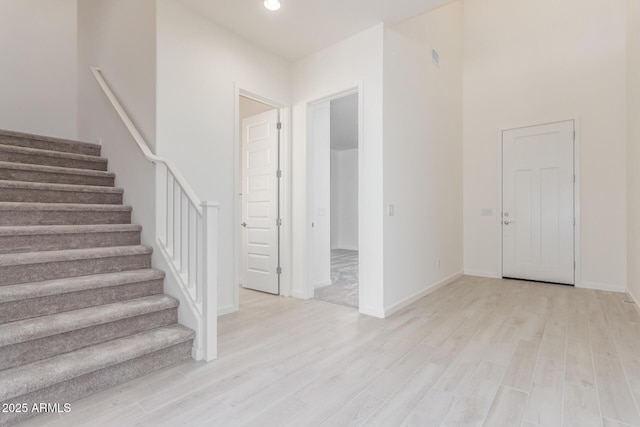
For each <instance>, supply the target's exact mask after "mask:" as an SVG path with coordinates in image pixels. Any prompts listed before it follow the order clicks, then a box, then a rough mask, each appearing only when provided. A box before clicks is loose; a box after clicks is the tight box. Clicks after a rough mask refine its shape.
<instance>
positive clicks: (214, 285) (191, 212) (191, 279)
mask: <svg viewBox="0 0 640 427" xmlns="http://www.w3.org/2000/svg"><path fill="white" fill-rule="evenodd" d="M90 69H91V73H92V74H93V76H94V77H95V79H96V81H97V82H98V84H99V85H100V87H101V88H102V90H103V92H104V94H105V95H106V96H107V98H108V99H109V101H110V102H111V105H112V106H113V108H114V109H115V110H116V112H117V113H118V116H120V119H121V120H122V122H123V123H124V125H125V126H126V127H127V129H128V130H129V133H130V134H131V136H132V137H133V140H134V141H135V142H136V144H137V145H138V148H139V149H140V152H141V153H142V155H143V156H144V157H145V159H147V160H148V161H150V162H151V163H153V164H154V165H158V164H160V165H163V166H164V171H165V175H166V179H165V180H161V179H159V178H158V175H156V182H155V185H156V194H158V195H159V197H158V198H157V199H156V241H157V244H158V247H159V249H160V253H161V254H162V256H163V257H164V259H165V260H166V261H167V265H168V270H169V271H167V273H169V274H171V275H172V277H173V278H174V280H175V282H176V283H177V286H178V289H179V291H180V294H181V295H182V297H180V301H181V303H185V305H186V306H187V307H188V308H189V309H190V310H191V312H192V313H193V315H194V317H195V318H196V319H197V320H196V321H197V324H194V325H190V326H192V327H193V328H194V329H195V330H196V342H195V343H194V357H195V358H196V359H201V358H203V359H205V360H206V361H210V360H213V359H215V358H216V357H217V320H218V313H217V312H218V304H217V294H218V244H217V243H218V209H219V207H220V204H219V203H218V202H213V201H200V199H199V198H198V197H197V196H196V194H195V192H194V191H193V190H192V189H191V186H190V185H189V184H188V183H187V181H186V180H185V179H184V177H183V176H182V174H180V172H178V170H177V168H176V167H175V166H174V165H173V164H172V163H171V162H170V161H168V160H166V159H163V158H161V157H159V156H156V155H155V154H154V153H153V152H152V151H151V150H150V149H149V146H148V145H147V143H146V142H145V140H144V138H143V137H142V135H141V134H140V132H138V129H137V128H136V126H135V125H134V124H133V122H132V121H131V119H130V118H129V116H128V115H127V112H126V111H125V109H124V107H123V106H122V104H120V102H119V101H118V99H117V98H116V96H115V95H114V93H113V92H112V91H111V88H110V87H109V85H108V84H107V82H106V81H105V79H104V78H103V77H102V73H101V71H100V68H98V67H90ZM159 181H160V182H159ZM163 197H164V198H163ZM185 198H186V200H185ZM161 236H162V238H161Z"/></svg>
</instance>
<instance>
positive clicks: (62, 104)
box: [0, 0, 78, 139]
mask: <svg viewBox="0 0 640 427" xmlns="http://www.w3.org/2000/svg"><path fill="white" fill-rule="evenodd" d="M76 7H77V2H76V0H48V1H39V0H2V1H1V2H0V58H1V59H0V61H1V62H0V129H6V130H14V131H20V132H28V133H35V134H41V135H48V136H55V137H59V138H71V139H74V138H76V137H77V130H76V113H77V107H76V94H77V88H76V69H77V60H76V40H77V37H76V36H77V28H78V26H77V14H76Z"/></svg>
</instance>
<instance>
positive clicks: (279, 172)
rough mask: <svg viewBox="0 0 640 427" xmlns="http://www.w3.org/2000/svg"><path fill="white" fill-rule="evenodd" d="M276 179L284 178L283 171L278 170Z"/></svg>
mask: <svg viewBox="0 0 640 427" xmlns="http://www.w3.org/2000/svg"><path fill="white" fill-rule="evenodd" d="M276 178H282V171H281V170H277V171H276Z"/></svg>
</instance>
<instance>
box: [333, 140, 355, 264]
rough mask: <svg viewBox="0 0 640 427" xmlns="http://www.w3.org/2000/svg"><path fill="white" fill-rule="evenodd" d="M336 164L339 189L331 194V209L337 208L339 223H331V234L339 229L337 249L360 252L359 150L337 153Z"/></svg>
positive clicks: (335, 169)
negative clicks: (334, 205)
mask: <svg viewBox="0 0 640 427" xmlns="http://www.w3.org/2000/svg"><path fill="white" fill-rule="evenodd" d="M336 153H337V155H336V162H335V167H334V164H332V165H331V174H332V175H333V174H335V175H337V181H338V184H337V189H336V191H335V192H333V189H332V193H331V207H332V208H333V204H334V203H335V204H336V205H337V206H336V208H337V222H336V223H333V222H332V223H331V232H332V233H333V232H334V229H337V230H338V232H337V234H336V236H335V237H336V243H335V248H336V249H349V250H352V251H357V250H358V149H355V150H342V151H336Z"/></svg>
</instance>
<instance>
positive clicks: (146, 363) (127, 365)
mask: <svg viewBox="0 0 640 427" xmlns="http://www.w3.org/2000/svg"><path fill="white" fill-rule="evenodd" d="M192 346H193V340H189V341H185V342H183V343H180V344H177V345H174V346H172V347H168V348H165V349H162V350H158V351H156V352H153V353H150V354H147V355H145V356H142V357H138V358H135V359H132V360H129V361H127V362H123V363H120V364H118V365H114V366H110V367H108V368H104V369H101V370H99V371H96V372H91V373H89V374H85V375H81V376H79V377H76V378H72V379H70V380H68V381H64V382H61V383H58V384H56V385H53V386H51V387H47V388H43V389H40V390H37V391H34V392H32V393H27V394H24V395H22V396H18V397H15V398H12V399H7V400H6V401H4V402H0V407H1V406H2V404H5V403H7V404H10V403H14V404H22V403H26V404H27V405H28V407H29V408H31V406H32V405H33V404H34V403H40V402H48V403H59V404H60V407H61V408H63V407H64V404H65V403H69V402H73V401H76V400H78V399H82V398H83V397H86V396H89V395H91V394H95V393H97V392H99V391H103V390H106V389H108V388H111V387H115V386H117V385H119V384H122V383H125V382H127V381H131V380H132V379H134V378H138V377H142V376H144V375H147V374H149V373H151V372H154V371H158V370H161V369H164V368H167V367H169V366H171V365H175V364H176V363H178V362H181V361H183V360H186V359H189V358H190V357H191V347H192ZM71 410H72V411H73V404H71ZM35 415H38V414H37V413H30V412H27V413H7V414H3V416H2V417H0V427H6V426H9V425H12V424H15V423H17V422H19V421H24V420H26V419H28V418H31V417H33V416H35Z"/></svg>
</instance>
